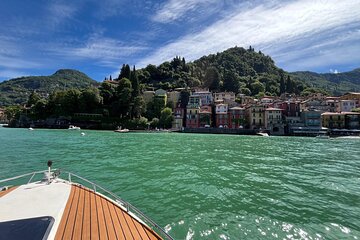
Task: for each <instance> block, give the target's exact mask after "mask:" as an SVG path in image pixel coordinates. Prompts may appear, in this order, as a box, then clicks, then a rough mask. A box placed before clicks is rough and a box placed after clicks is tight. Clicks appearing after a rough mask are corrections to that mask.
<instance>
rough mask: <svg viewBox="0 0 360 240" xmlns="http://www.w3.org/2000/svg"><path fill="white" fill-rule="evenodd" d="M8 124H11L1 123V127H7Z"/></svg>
mask: <svg viewBox="0 0 360 240" xmlns="http://www.w3.org/2000/svg"><path fill="white" fill-rule="evenodd" d="M7 126H9V125H8V124H6V123H0V127H7Z"/></svg>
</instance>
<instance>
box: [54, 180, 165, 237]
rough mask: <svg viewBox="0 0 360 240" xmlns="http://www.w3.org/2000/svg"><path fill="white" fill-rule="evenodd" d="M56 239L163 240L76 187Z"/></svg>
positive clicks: (118, 208) (93, 194)
mask: <svg viewBox="0 0 360 240" xmlns="http://www.w3.org/2000/svg"><path fill="white" fill-rule="evenodd" d="M55 239H56V240H58V239H64V240H68V239H109V240H112V239H134V240H138V239H147V240H155V239H161V238H160V237H159V235H157V234H156V233H155V232H154V231H153V230H151V229H149V228H148V227H147V226H145V225H143V224H142V223H140V222H139V221H138V220H136V219H134V218H133V217H132V216H130V215H129V214H128V213H127V212H126V211H124V210H123V209H122V208H120V207H119V206H117V205H115V204H114V203H112V202H111V201H109V200H107V199H106V198H104V197H102V196H100V195H98V194H96V193H94V192H93V191H92V190H90V189H87V188H82V187H79V186H75V185H72V187H71V193H70V196H69V200H68V202H67V204H66V207H65V210H64V214H63V216H62V219H61V222H60V225H59V227H58V230H57V233H56V236H55Z"/></svg>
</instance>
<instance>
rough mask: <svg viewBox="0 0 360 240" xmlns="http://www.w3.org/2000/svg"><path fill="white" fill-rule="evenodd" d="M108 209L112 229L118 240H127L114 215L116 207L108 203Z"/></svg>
mask: <svg viewBox="0 0 360 240" xmlns="http://www.w3.org/2000/svg"><path fill="white" fill-rule="evenodd" d="M107 204H108V207H109V211H110V215H111V218H112V220H113V224H114V228H115V230H116V236H117V238H118V239H127V238H126V237H125V235H124V230H123V227H122V226H121V222H120V221H119V218H118V217H117V214H116V206H115V205H114V204H113V203H110V202H108V203H107Z"/></svg>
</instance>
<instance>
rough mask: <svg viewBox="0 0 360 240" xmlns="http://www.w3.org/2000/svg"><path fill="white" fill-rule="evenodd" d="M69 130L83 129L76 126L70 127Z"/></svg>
mask: <svg viewBox="0 0 360 240" xmlns="http://www.w3.org/2000/svg"><path fill="white" fill-rule="evenodd" d="M68 129H69V130H80V129H81V128H80V127H77V126H74V125H70V126H69V128H68Z"/></svg>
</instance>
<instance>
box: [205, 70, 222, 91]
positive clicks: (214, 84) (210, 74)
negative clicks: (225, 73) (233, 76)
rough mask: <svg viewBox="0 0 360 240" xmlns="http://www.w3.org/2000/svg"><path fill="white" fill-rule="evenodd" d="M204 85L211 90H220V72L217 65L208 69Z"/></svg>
mask: <svg viewBox="0 0 360 240" xmlns="http://www.w3.org/2000/svg"><path fill="white" fill-rule="evenodd" d="M204 86H205V87H208V88H209V90H211V91H214V90H218V89H219V87H220V73H219V71H218V70H217V69H216V68H215V67H210V68H208V69H206V72H205V81H204Z"/></svg>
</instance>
